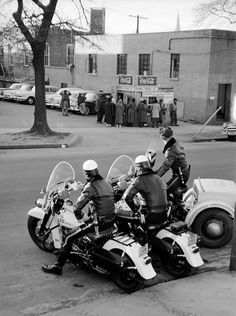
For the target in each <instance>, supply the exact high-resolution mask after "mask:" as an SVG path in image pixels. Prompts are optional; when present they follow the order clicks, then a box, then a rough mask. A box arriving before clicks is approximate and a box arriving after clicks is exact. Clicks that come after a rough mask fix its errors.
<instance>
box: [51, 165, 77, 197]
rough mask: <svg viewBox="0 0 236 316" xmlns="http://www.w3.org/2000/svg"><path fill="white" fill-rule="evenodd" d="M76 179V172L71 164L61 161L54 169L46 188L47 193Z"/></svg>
mask: <svg viewBox="0 0 236 316" xmlns="http://www.w3.org/2000/svg"><path fill="white" fill-rule="evenodd" d="M74 179H75V171H74V168H73V167H72V166H71V164H70V163H69V162H66V161H61V162H59V163H58V164H57V165H56V166H55V168H54V169H53V171H52V173H51V175H50V178H49V180H48V184H47V187H46V192H48V191H49V190H52V189H53V188H54V187H56V186H58V185H60V184H64V182H66V181H68V180H74Z"/></svg>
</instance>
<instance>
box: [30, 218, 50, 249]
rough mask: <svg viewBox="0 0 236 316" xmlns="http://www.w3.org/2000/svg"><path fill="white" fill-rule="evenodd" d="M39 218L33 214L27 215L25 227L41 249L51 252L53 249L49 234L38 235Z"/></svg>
mask: <svg viewBox="0 0 236 316" xmlns="http://www.w3.org/2000/svg"><path fill="white" fill-rule="evenodd" d="M41 222H42V220H41V219H38V218H35V217H33V216H29V217H28V221H27V227H28V231H29V234H30V237H31V238H32V240H33V242H34V243H35V244H36V245H37V246H38V247H39V248H40V249H42V250H44V251H47V252H53V251H54V250H55V248H54V245H53V241H52V240H51V239H50V234H49V235H48V236H47V235H46V234H44V235H42V236H39V234H38V232H39V229H40V226H41Z"/></svg>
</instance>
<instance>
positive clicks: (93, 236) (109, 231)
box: [87, 226, 116, 241]
mask: <svg viewBox="0 0 236 316" xmlns="http://www.w3.org/2000/svg"><path fill="white" fill-rule="evenodd" d="M115 232H116V228H115V226H112V227H110V228H108V229H106V230H102V231H99V234H98V235H97V234H96V233H95V232H94V233H89V234H87V236H88V237H89V238H90V239H91V240H92V241H95V240H96V241H97V240H98V239H100V238H103V237H108V236H112V235H113V234H114V233H115Z"/></svg>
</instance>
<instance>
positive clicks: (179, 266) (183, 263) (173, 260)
mask: <svg viewBox="0 0 236 316" xmlns="http://www.w3.org/2000/svg"><path fill="white" fill-rule="evenodd" d="M164 240H165V241H166V242H168V243H170V244H172V243H173V240H172V239H170V238H164ZM182 255H183V251H182V249H181V248H180V247H179V246H178V245H177V244H175V253H174V255H167V256H165V257H163V258H162V259H161V261H162V264H163V266H164V268H165V269H166V271H167V272H168V273H169V274H170V275H172V276H174V277H175V278H183V277H186V276H188V275H189V274H190V272H191V266H190V265H189V263H188V261H187V260H186V258H184V257H182Z"/></svg>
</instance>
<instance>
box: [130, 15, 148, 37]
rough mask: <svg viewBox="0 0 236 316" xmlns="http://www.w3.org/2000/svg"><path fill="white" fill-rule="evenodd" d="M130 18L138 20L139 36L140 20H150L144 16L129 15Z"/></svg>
mask: <svg viewBox="0 0 236 316" xmlns="http://www.w3.org/2000/svg"><path fill="white" fill-rule="evenodd" d="M129 16H130V17H132V18H136V19H137V29H136V33H137V34H138V33H139V19H145V20H148V18H145V17H143V16H140V15H138V14H137V15H129Z"/></svg>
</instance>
